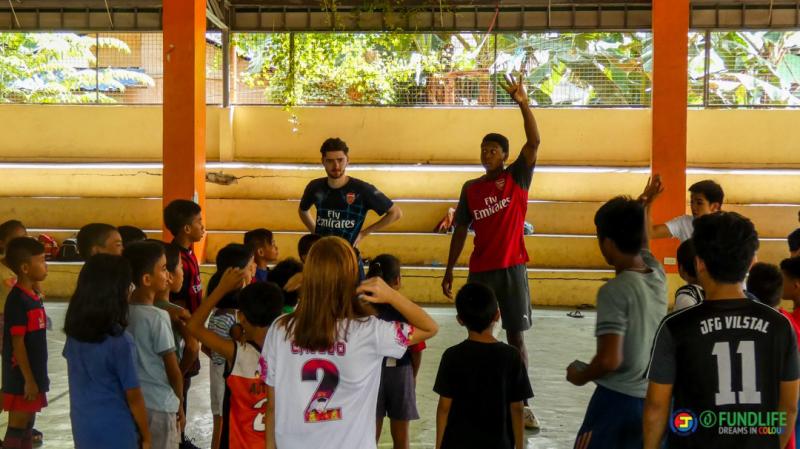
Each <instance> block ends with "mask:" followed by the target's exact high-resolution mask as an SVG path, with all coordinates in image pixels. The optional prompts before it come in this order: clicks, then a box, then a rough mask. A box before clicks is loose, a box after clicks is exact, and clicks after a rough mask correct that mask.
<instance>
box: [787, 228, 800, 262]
mask: <svg viewBox="0 0 800 449" xmlns="http://www.w3.org/2000/svg"><path fill="white" fill-rule="evenodd" d="M786 240H787V241H788V242H789V257H797V256H800V228H797V229H795V230H794V231H792V233H791V234H789V237H787V238H786Z"/></svg>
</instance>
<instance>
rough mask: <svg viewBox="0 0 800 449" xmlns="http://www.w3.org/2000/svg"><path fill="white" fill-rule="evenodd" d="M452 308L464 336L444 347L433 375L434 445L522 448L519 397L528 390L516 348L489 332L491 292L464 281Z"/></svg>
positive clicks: (493, 306)
mask: <svg viewBox="0 0 800 449" xmlns="http://www.w3.org/2000/svg"><path fill="white" fill-rule="evenodd" d="M456 312H457V314H458V315H457V319H458V323H459V324H461V325H462V326H464V327H466V328H467V335H468V336H467V339H466V340H465V341H463V342H461V343H459V344H457V345H455V346H453V347H450V348H448V349H447V350H445V352H444V354H443V355H442V360H441V362H440V364H439V372H438V373H437V374H436V383H435V384H434V387H433V391H435V392H436V393H437V394H439V405H438V407H437V409H436V449H450V448H457V449H462V448H476V449H477V448H481V449H483V448H492V449H523V448H524V447H525V439H524V437H525V435H524V420H523V408H524V404H523V401H525V400H526V399H529V398H532V397H533V391H532V390H531V384H530V380H529V379H528V372H527V369H526V368H525V364H524V363H523V361H522V357H521V356H520V354H519V350H517V349H516V348H514V347H513V346H510V345H507V344H505V343H502V342H499V341H497V340H496V339H495V338H494V336H493V335H492V328H493V327H494V325H495V324H496V323H497V321H498V320H499V319H500V311H499V309H498V305H497V299H495V296H494V292H493V291H492V289H490V288H489V287H487V286H485V285H483V284H479V283H467V284H466V285H465V286H464V287H463V288H461V290H460V291H459V292H458V294H457V295H456ZM477 360H480V363H476V361H477Z"/></svg>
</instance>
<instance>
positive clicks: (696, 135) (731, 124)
mask: <svg viewBox="0 0 800 449" xmlns="http://www.w3.org/2000/svg"><path fill="white" fill-rule="evenodd" d="M798 119H800V111H797V110H791V109H772V110H770V109H754V110H735V109H704V110H690V111H689V117H688V123H689V130H688V135H687V139H688V140H687V142H688V158H689V164H690V165H693V166H703V167H711V166H724V167H733V166H736V167H746V166H762V167H771V166H775V167H783V168H785V167H800V139H798V138H797V125H798Z"/></svg>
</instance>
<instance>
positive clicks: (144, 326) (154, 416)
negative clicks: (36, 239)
mask: <svg viewBox="0 0 800 449" xmlns="http://www.w3.org/2000/svg"><path fill="white" fill-rule="evenodd" d="M123 255H124V256H125V258H126V259H128V261H129V262H130V264H131V270H132V271H133V283H134V285H135V286H136V289H135V290H134V291H133V294H132V295H131V301H130V306H131V307H130V318H129V322H128V332H129V333H130V334H131V336H133V340H134V341H135V342H136V371H137V372H138V374H139V381H140V382H141V387H142V393H143V395H144V402H145V406H146V408H147V424H148V427H149V428H150V434H151V437H152V441H153V447H154V448H164V449H177V448H178V444H179V441H180V433H179V432H180V431H181V430H183V427H184V425H185V423H186V417H185V416H184V413H183V407H181V403H182V402H183V375H182V374H181V369H180V367H179V365H178V357H177V356H176V354H175V338H174V336H173V334H172V326H171V325H170V319H169V314H167V312H165V311H164V310H161V309H159V308H157V307H156V306H154V305H153V303H154V302H155V299H156V297H157V296H158V295H160V294H163V293H164V292H165V291H167V289H168V288H169V272H168V271H167V258H166V256H165V253H164V245H162V244H160V243H157V242H137V243H134V244H132V245H130V246H129V247H127V248H125V251H124V253H123ZM176 416H177V419H176ZM178 427H180V429H179V428H178Z"/></svg>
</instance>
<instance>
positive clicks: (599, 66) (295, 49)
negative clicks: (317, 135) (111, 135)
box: [0, 31, 800, 107]
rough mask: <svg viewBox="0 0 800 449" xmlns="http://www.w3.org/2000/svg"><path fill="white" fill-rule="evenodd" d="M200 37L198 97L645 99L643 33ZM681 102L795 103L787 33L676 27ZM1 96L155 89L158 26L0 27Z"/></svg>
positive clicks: (369, 101)
mask: <svg viewBox="0 0 800 449" xmlns="http://www.w3.org/2000/svg"><path fill="white" fill-rule="evenodd" d="M231 41H232V44H231V50H230V53H229V54H225V51H224V49H223V45H224V44H223V42H222V36H221V33H219V32H209V33H208V34H207V38H206V43H207V46H206V48H207V51H206V67H207V69H206V97H207V102H208V103H210V104H221V103H223V101H224V97H225V96H226V95H225V94H226V92H225V83H224V82H223V77H224V76H225V74H224V73H223V66H224V63H225V62H226V61H225V58H229V59H228V61H227V62H229V63H230V64H229V70H230V75H229V76H230V80H231V83H230V88H229V90H228V92H227V93H228V94H229V98H230V100H231V103H233V104H271V105H304V104H305V105H394V106H440V105H442V106H461V107H485V106H505V105H511V99H510V98H509V97H508V95H506V94H505V92H504V91H503V90H502V88H501V86H500V81H501V80H502V77H503V75H505V74H507V73H514V74H518V73H523V74H524V82H525V84H526V87H527V88H528V91H529V93H530V96H531V99H532V102H533V103H535V104H537V105H538V106H540V107H541V106H557V107H581V106H603V107H615V106H622V107H637V106H640V107H647V106H649V105H650V101H651V100H650V95H651V72H652V34H651V33H645V32H580V33H578V32H569V33H558V32H535V33H523V32H517V33H491V34H487V33H467V32H450V33H446V32H439V33H378V32H375V33H363V32H362V33H356V32H350V33H339V32H337V33H325V32H316V33H313V32H282V33H233V34H232V35H231ZM688 50H689V73H688V74H687V76H688V92H687V95H688V103H689V105H690V106H699V107H794V106H800V32H798V31H694V32H691V33H689V49H688ZM0 61H3V62H2V63H0V102H2V103H100V104H105V103H122V104H160V103H161V102H162V101H163V73H164V70H163V43H162V35H161V33H157V32H127V33H116V32H115V33H89V34H75V33H17V32H13V33H12V32H8V33H0Z"/></svg>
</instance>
